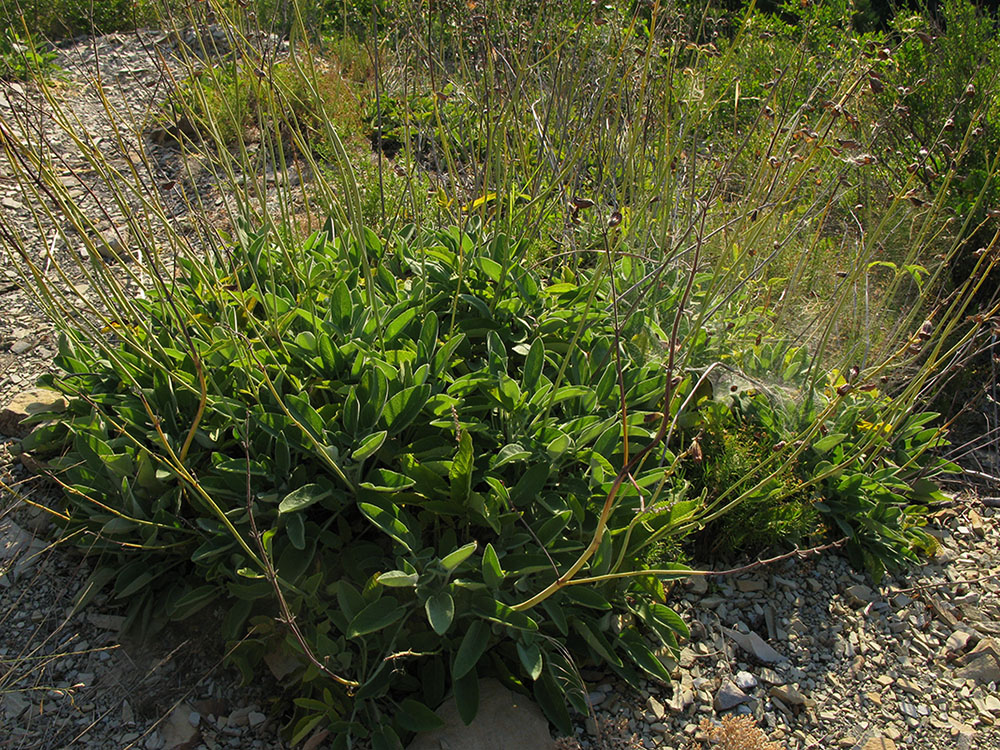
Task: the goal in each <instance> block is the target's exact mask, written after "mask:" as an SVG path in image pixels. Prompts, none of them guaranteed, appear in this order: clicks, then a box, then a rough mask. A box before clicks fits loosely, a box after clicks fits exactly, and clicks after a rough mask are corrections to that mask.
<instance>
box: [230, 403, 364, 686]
mask: <svg viewBox="0 0 1000 750" xmlns="http://www.w3.org/2000/svg"><path fill="white" fill-rule="evenodd" d="M249 422H250V420H249V418H247V420H246V421H245V422H244V428H243V450H244V453H245V455H246V462H247V515H248V516H249V517H250V529H251V531H252V532H253V538H254V541H255V542H257V547H258V548H259V549H260V557H261V561H262V562H263V567H264V575H265V576H266V577H267V580H268V583H270V584H271V588H273V589H274V593H275V596H276V597H277V599H278V605H279V606H280V607H281V621H282V622H284V623H285V625H287V626H288V629H289V630H290V631H291V632H292V635H293V636H295V640H296V641H297V642H298V644H299V648H301V649H302V653H303V654H305V657H306V658H307V659H308V660H309V662H310V663H311V664H312V665H313V666H314V667H316V669H318V670H319V671H320V672H321V673H322V674H324V675H326V676H327V677H329V678H330V679H331V680H333V681H334V682H336V683H338V684H340V685H343V686H344V687H346V688H347V691H348V695H350V694H351V692H352V689H353V688H357V687H360V683H358V682H355V681H354V680H348V679H347V678H346V677H341V676H340V675H338V674H337V673H336V672H334V671H333V670H331V669H330V668H329V667H328V666H326V664H324V663H323V662H322V661H320V659H319V658H318V657H317V656H316V654H314V653H313V650H312V649H311V648H310V647H309V644H308V643H306V639H305V636H303V635H302V631H301V630H299V626H298V623H296V621H295V615H293V614H292V610H291V607H289V606H288V602H287V601H286V599H285V594H284V592H283V591H282V590H281V585H280V583H279V582H278V573H277V571H276V570H275V569H274V565H272V564H271V558H270V556H269V555H268V554H267V549H265V547H264V542H263V539H262V538H261V535H260V532H259V531H258V530H257V519H255V518H254V515H253V493H252V491H251V489H250V441H249V438H248V437H247V435H248V434H249V430H250V424H249Z"/></svg>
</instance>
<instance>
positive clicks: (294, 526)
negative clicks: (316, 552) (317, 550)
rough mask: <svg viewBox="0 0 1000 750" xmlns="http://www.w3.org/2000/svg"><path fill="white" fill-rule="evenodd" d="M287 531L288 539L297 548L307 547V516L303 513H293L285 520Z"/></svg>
mask: <svg viewBox="0 0 1000 750" xmlns="http://www.w3.org/2000/svg"><path fill="white" fill-rule="evenodd" d="M285 533H287V534H288V541H290V542H291V543H292V546H293V547H295V549H300V550H301V549H305V548H306V522H305V516H304V515H303V514H301V513H293V514H292V515H290V516H288V519H287V520H286V521H285Z"/></svg>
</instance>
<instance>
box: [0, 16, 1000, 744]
mask: <svg viewBox="0 0 1000 750" xmlns="http://www.w3.org/2000/svg"><path fill="white" fill-rule="evenodd" d="M173 44H174V40H173V39H171V38H169V37H167V35H164V34H160V33H157V32H148V33H145V32H144V33H141V34H134V35H119V36H109V37H101V38H98V39H92V40H78V41H77V42H75V43H73V44H71V45H67V46H66V47H65V48H64V49H62V50H60V61H59V62H60V64H61V65H62V66H63V67H64V68H66V69H67V70H69V71H70V74H69V77H68V80H67V81H66V82H65V83H63V84H61V86H60V95H61V96H62V98H63V101H64V102H65V103H67V104H68V105H69V106H70V107H71V108H72V111H73V112H74V114H75V115H76V116H77V117H79V118H80V122H81V124H82V126H83V127H84V128H86V129H88V130H89V131H90V132H92V133H101V132H106V130H107V116H106V114H105V113H104V110H103V107H102V106H101V104H100V99H99V98H98V97H97V95H96V89H95V87H94V85H93V71H94V69H95V68H94V65H95V61H96V60H99V61H100V70H101V72H102V76H103V80H104V81H105V82H106V83H107V82H110V84H109V87H108V91H109V96H110V98H111V101H112V102H113V104H114V105H115V106H116V107H121V108H123V109H127V110H128V111H129V112H131V113H132V114H133V115H135V116H136V117H144V116H147V115H148V113H149V112H150V111H151V110H150V107H151V105H152V103H153V102H155V101H157V100H159V99H161V98H162V96H163V94H164V92H165V91H166V88H165V87H166V84H167V80H168V76H166V75H165V73H164V68H163V67H162V65H163V62H162V61H163V60H168V59H169V52H170V50H171V49H172V48H173ZM167 64H168V65H169V63H167ZM0 117H2V118H3V119H4V121H5V122H7V123H21V126H22V127H33V128H35V132H37V133H39V134H45V137H46V138H47V139H48V143H49V146H50V147H51V148H52V149H53V151H54V152H55V153H61V154H63V155H64V156H65V157H66V162H65V173H66V179H67V181H68V182H67V186H68V187H70V186H71V189H72V190H74V191H76V192H77V195H78V197H79V199H80V200H81V202H82V204H83V205H84V207H85V208H88V209H92V210H93V209H97V207H98V205H108V196H107V195H105V194H102V193H101V190H102V188H101V187H100V185H97V184H95V182H94V180H93V179H91V178H90V177H88V172H87V170H86V165H85V164H83V163H82V161H81V160H80V159H79V157H76V161H73V158H74V157H73V156H72V153H73V151H72V149H71V147H70V145H71V144H70V143H68V142H67V140H66V139H65V137H63V136H61V135H60V134H59V133H58V131H57V130H55V129H53V128H52V127H51V123H50V122H48V121H47V119H46V113H45V108H44V106H41V105H40V104H38V99H37V97H36V96H34V95H33V94H32V92H31V91H30V90H25V88H24V87H22V86H16V85H7V86H6V87H5V88H4V89H3V90H2V91H0ZM104 147H107V149H108V156H109V158H110V159H111V160H112V162H113V163H115V164H117V165H119V166H121V167H125V166H127V164H126V162H127V161H128V160H129V159H130V156H129V146H128V144H125V147H124V148H121V147H119V145H118V144H116V143H112V142H110V140H108V141H104V142H103V145H102V148H104ZM157 148H159V150H157ZM153 153H154V154H155V155H156V157H157V159H156V162H155V169H154V170H153V171H152V172H151V173H149V174H148V175H147V177H148V180H149V184H148V185H147V186H146V189H148V190H162V189H164V188H163V185H164V184H172V183H174V182H175V181H176V179H177V178H178V176H180V175H190V174H191V172H188V171H187V170H186V169H185V165H183V164H179V157H178V154H177V153H176V152H172V151H171V150H170V149H168V148H166V147H153ZM186 166H190V165H186ZM194 187H196V188H198V189H202V190H204V191H205V192H206V194H208V195H211V190H212V186H211V185H208V184H205V185H201V186H198V185H195V186H194ZM167 189H170V188H167ZM91 190H93V191H94V192H93V193H91V192H90V191H91ZM167 198H168V201H169V196H167ZM212 200H220V199H218V198H212ZM0 201H2V205H3V208H2V215H3V219H4V222H5V224H6V225H7V226H10V227H13V228H15V229H17V230H19V231H22V232H24V233H25V236H29V235H30V234H31V233H33V232H34V231H35V230H33V228H32V227H33V224H32V223H31V216H30V207H29V206H25V205H24V203H23V201H22V199H21V198H20V196H19V193H18V191H17V190H16V188H15V185H14V183H13V182H12V180H11V176H10V175H9V174H8V173H6V172H5V171H4V167H3V166H2V165H0ZM172 205H174V207H175V208H176V211H177V216H178V220H180V219H181V218H183V216H182V214H183V211H184V206H183V202H182V201H180V200H178V201H176V203H175V204H172ZM121 221H122V217H121V214H117V215H116V214H109V215H107V216H106V217H105V219H104V221H103V224H102V226H101V227H99V228H100V229H104V230H106V231H114V230H115V229H116V228H117V227H118V225H119V222H121ZM49 243H51V239H50V238H46V237H39V238H38V239H37V242H36V243H35V245H37V247H38V249H39V258H44V257H45V255H44V254H45V252H47V250H48V249H50V248H49ZM51 251H52V252H54V253H55V254H56V255H57V257H62V258H68V257H71V256H72V254H73V253H76V252H78V248H74V247H60V246H56V247H54V248H51ZM60 254H62V255H61V256H60ZM5 263H8V260H7V259H6V258H3V259H2V260H0V308H2V309H3V311H4V314H3V315H2V316H0V403H6V402H7V400H8V399H9V398H10V397H11V396H12V395H13V394H15V393H17V392H19V391H22V390H24V389H25V388H27V387H30V385H31V384H32V383H33V382H34V380H35V378H36V377H37V376H38V375H39V374H40V373H42V372H44V371H46V370H47V369H48V368H50V367H51V360H52V357H53V355H54V343H53V337H52V331H51V327H50V326H49V325H48V324H47V323H46V322H45V320H44V318H43V316H42V315H41V314H40V312H39V311H38V310H37V309H36V308H35V306H34V305H33V303H32V302H31V299H30V297H29V296H28V295H26V294H25V292H24V290H23V289H22V288H21V287H20V285H19V283H18V281H17V278H16V275H15V274H14V273H13V270H12V269H11V268H10V267H9V265H7V266H5V265H2V264H5ZM69 282H70V283H80V280H79V279H70V280H69ZM16 445H17V440H16V438H13V437H4V436H0V474H2V477H3V481H4V483H5V484H7V485H8V486H12V487H15V488H16V489H17V491H18V493H19V496H20V500H15V499H14V498H13V497H12V496H10V495H9V494H7V495H4V496H3V497H0V748H4V749H6V748H62V747H81V748H82V747H89V748H131V747H136V748H148V749H149V750H156V749H157V748H208V749H210V750H211V749H214V748H224V747H230V748H280V747H284V746H285V745H284V744H283V743H282V742H281V741H280V739H278V736H277V729H278V727H279V724H280V722H281V717H280V716H279V715H278V709H277V706H278V702H277V701H276V700H275V698H276V696H278V695H279V694H280V688H279V687H278V686H277V685H276V684H275V683H273V682H269V681H268V680H267V679H262V680H261V681H259V682H257V683H255V684H253V685H251V686H244V687H241V686H239V685H238V680H237V676H236V675H235V674H233V673H232V672H231V671H229V670H226V669H224V668H223V667H222V665H221V661H222V658H223V656H224V653H223V652H222V650H221V646H220V645H219V644H217V643H215V642H214V640H213V638H212V633H213V631H214V627H215V623H217V622H218V618H219V617H220V616H221V614H222V613H220V612H208V613H206V614H205V615H203V616H200V617H199V619H198V622H197V623H194V624H191V625H187V626H185V627H184V628H175V629H172V630H170V631H168V632H167V633H165V634H164V635H162V636H160V637H158V639H157V641H156V642H155V643H137V642H133V641H130V640H128V639H126V638H123V637H122V636H121V634H120V633H119V629H120V626H121V622H122V618H121V616H120V613H119V611H118V609H117V608H116V607H115V605H114V602H112V601H108V600H107V599H104V598H102V597H101V596H98V597H96V598H95V599H94V601H93V602H92V603H91V604H90V605H89V606H88V607H87V608H86V609H85V610H83V611H81V612H74V611H73V610H72V601H73V597H74V596H75V595H76V594H77V593H78V591H79V589H80V587H81V586H82V585H83V583H84V582H85V581H86V579H87V577H88V576H89V574H90V572H91V566H92V565H93V563H92V562H90V561H88V560H87V559H84V558H83V557H82V556H80V555H79V554H78V553H76V552H74V551H73V550H71V549H69V548H68V547H66V546H61V545H53V546H50V545H49V543H48V542H47V541H46V539H48V534H49V531H50V528H49V526H48V524H47V520H46V516H45V514H43V513H40V512H39V511H37V510H36V509H34V508H32V507H31V505H30V504H29V503H26V502H23V501H24V500H27V501H32V502H36V503H45V502H46V499H47V497H48V496H49V494H48V493H50V491H51V490H50V489H48V488H46V487H45V486H44V485H43V484H42V483H41V482H40V480H38V479H37V478H35V477H33V476H32V475H30V474H29V473H28V472H27V471H26V470H25V469H24V467H22V466H21V465H20V464H19V463H18V462H17V460H16V457H15V453H16ZM994 458H995V456H994ZM994 494H995V493H994ZM932 532H933V533H934V534H935V536H937V537H938V538H939V540H940V541H941V547H940V550H939V552H938V554H937V555H936V556H935V557H934V558H933V559H932V560H929V561H927V562H926V563H925V564H923V565H921V566H919V567H916V568H914V569H912V570H910V571H908V572H907V574H906V575H905V576H903V577H897V578H892V579H888V580H886V581H884V582H883V584H882V585H881V586H879V587H874V586H873V585H872V584H871V583H870V582H869V581H867V580H866V579H865V578H864V577H863V576H862V575H860V574H858V573H857V572H855V571H853V570H851V569H850V567H849V566H848V565H847V563H846V561H845V560H844V559H843V558H842V557H840V556H839V555H837V554H836V553H825V554H823V555H821V556H816V557H809V558H804V559H799V558H795V557H792V558H787V559H785V560H781V561H778V562H776V563H773V564H770V565H767V566H759V567H755V568H752V569H751V570H749V571H747V572H744V573H742V574H733V575H726V576H713V577H710V578H695V579H692V580H690V581H689V582H687V583H686V584H684V585H679V586H677V587H676V588H675V589H674V591H673V599H674V601H673V602H672V605H673V606H675V607H676V608H677V609H678V611H679V612H680V613H681V615H682V616H683V617H684V618H685V620H686V621H687V622H689V623H691V627H692V639H691V641H690V642H688V643H685V644H683V648H682V650H681V654H680V660H679V662H678V663H674V662H672V661H671V660H669V659H668V658H667V657H666V656H664V658H665V659H666V660H667V661H668V667H669V668H670V669H671V670H672V672H673V674H674V677H675V682H674V683H673V685H672V686H664V685H659V684H648V685H646V686H645V688H644V689H643V690H642V691H641V692H639V693H636V692H635V691H633V690H631V689H629V688H626V687H625V686H624V685H621V684H620V683H618V682H616V681H615V680H614V679H613V678H612V677H611V676H610V675H608V674H605V673H602V672H601V671H599V670H595V669H584V671H583V675H584V678H585V679H586V680H587V682H588V687H589V690H590V699H591V702H592V705H593V707H594V714H593V715H592V716H590V717H582V716H581V717H579V725H578V727H577V731H576V735H575V737H573V738H568V739H564V740H563V745H564V746H574V745H579V746H580V747H583V748H599V747H645V748H658V747H662V748H687V747H691V746H692V742H693V740H695V739H696V738H697V737H698V736H699V735H698V725H699V723H700V721H701V720H702V719H705V718H707V719H712V720H714V719H718V718H719V717H720V716H721V715H724V714H726V713H734V714H749V715H752V716H753V717H755V718H756V719H757V720H758V722H759V724H760V726H761V727H763V728H764V729H765V730H766V731H767V732H768V734H769V736H770V737H771V738H772V739H773V740H775V741H778V742H779V743H780V744H781V745H782V746H784V747H787V748H789V750H799V749H803V748H845V749H855V750H891V749H892V748H894V747H899V748H902V747H907V748H927V749H928V750H931V749H937V748H967V749H968V750H978V749H981V750H990V749H991V748H1000V727H998V726H995V722H997V721H1000V700H998V698H997V694H996V693H997V682H998V681H1000V596H998V592H1000V580H998V577H1000V553H998V550H1000V524H998V518H997V517H996V516H995V515H994V511H993V509H991V508H987V507H984V506H983V505H982V504H981V503H980V502H979V501H978V500H977V499H976V497H975V496H974V495H972V494H963V495H958V496H956V497H955V499H954V501H953V502H952V503H951V504H950V506H949V507H946V508H944V509H942V510H940V511H939V512H938V513H937V515H936V516H935V517H934V519H933V526H932ZM321 746H322V745H319V744H317V745H315V747H321Z"/></svg>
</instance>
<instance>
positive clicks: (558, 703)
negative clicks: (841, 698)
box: [533, 667, 573, 735]
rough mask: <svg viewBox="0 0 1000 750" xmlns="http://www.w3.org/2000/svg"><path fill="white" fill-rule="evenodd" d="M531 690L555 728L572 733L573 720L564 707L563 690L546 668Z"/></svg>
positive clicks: (565, 733)
mask: <svg viewBox="0 0 1000 750" xmlns="http://www.w3.org/2000/svg"><path fill="white" fill-rule="evenodd" d="M550 669H551V667H550ZM533 692H534V694H535V700H536V701H538V705H539V706H541V707H542V712H543V713H544V714H545V716H546V718H547V719H548V720H549V721H550V722H552V724H553V725H555V727H556V729H558V730H559V732H560V733H561V734H564V735H569V734H572V732H573V722H572V720H571V719H570V716H569V711H568V710H567V708H566V700H565V698H564V692H563V691H562V690H561V689H560V688H559V684H558V683H557V682H556V680H555V678H554V677H553V676H552V675H551V674H550V673H549V672H548V670H545V671H543V672H542V675H541V677H540V678H539V679H537V680H535V687H534V691H533Z"/></svg>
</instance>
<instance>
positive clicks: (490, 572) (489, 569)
mask: <svg viewBox="0 0 1000 750" xmlns="http://www.w3.org/2000/svg"><path fill="white" fill-rule="evenodd" d="M506 575H507V574H506V573H505V572H504V569H503V568H501V567H500V558H499V557H497V552H496V550H495V549H493V545H492V544H487V545H486V549H485V550H483V581H484V582H485V583H486V585H487V586H489V587H490V588H496V587H497V586H499V585H500V584H501V583H503V579H504V577H505V576H506Z"/></svg>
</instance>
